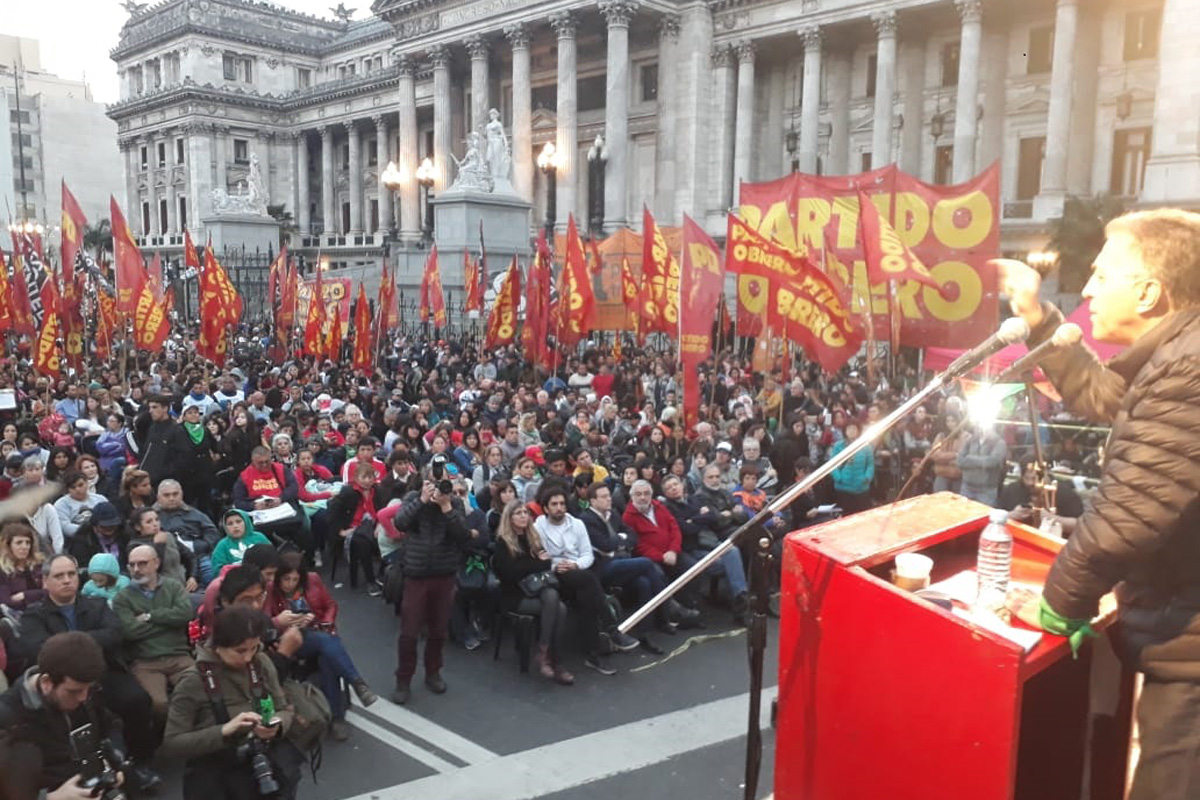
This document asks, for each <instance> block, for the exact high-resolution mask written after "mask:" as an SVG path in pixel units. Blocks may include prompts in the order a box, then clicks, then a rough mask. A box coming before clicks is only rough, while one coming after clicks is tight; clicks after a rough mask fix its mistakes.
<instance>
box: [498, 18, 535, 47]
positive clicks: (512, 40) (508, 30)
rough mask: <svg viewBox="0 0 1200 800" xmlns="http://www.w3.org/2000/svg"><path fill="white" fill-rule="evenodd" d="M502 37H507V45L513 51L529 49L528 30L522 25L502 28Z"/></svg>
mask: <svg viewBox="0 0 1200 800" xmlns="http://www.w3.org/2000/svg"><path fill="white" fill-rule="evenodd" d="M504 35H505V36H506V37H508V44H509V46H511V47H512V49H513V50H521V49H527V48H528V47H529V40H530V38H531V37H530V34H529V28H528V27H527V26H526V25H524V24H522V23H517V24H515V25H506V26H504Z"/></svg>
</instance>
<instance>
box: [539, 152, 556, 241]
mask: <svg viewBox="0 0 1200 800" xmlns="http://www.w3.org/2000/svg"><path fill="white" fill-rule="evenodd" d="M537 165H538V169H540V170H541V171H542V173H543V174H544V175H545V176H546V240H547V241H550V242H553V241H554V223H555V222H557V217H558V190H557V185H558V153H557V152H556V151H555V149H554V142H546V146H545V147H543V148H542V152H541V153H539V154H538V157H537Z"/></svg>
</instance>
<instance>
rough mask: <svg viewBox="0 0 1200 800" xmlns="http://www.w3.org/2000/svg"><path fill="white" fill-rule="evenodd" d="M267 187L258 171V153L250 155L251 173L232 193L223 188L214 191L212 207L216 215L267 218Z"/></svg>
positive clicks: (268, 199)
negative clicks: (243, 215) (242, 215)
mask: <svg viewBox="0 0 1200 800" xmlns="http://www.w3.org/2000/svg"><path fill="white" fill-rule="evenodd" d="M269 202H270V198H269V197H268V196H267V187H266V184H265V183H264V182H263V179H262V173H261V172H259V169H258V153H251V154H250V172H249V174H248V175H247V176H246V178H245V179H244V180H241V181H238V185H237V189H235V190H234V191H233V192H232V193H230V192H229V191H227V190H226V189H223V188H220V187H218V188H216V189H213V191H212V207H213V212H214V213H216V214H245V215H249V216H255V217H265V216H267V204H268V203H269Z"/></svg>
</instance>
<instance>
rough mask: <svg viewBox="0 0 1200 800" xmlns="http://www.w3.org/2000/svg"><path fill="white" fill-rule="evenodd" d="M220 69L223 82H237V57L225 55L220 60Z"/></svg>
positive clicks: (230, 54) (231, 54)
mask: <svg viewBox="0 0 1200 800" xmlns="http://www.w3.org/2000/svg"><path fill="white" fill-rule="evenodd" d="M221 68H222V71H223V72H224V76H225V80H227V81H236V80H237V56H235V55H234V54H233V53H226V54H225V56H224V57H223V58H222V59H221Z"/></svg>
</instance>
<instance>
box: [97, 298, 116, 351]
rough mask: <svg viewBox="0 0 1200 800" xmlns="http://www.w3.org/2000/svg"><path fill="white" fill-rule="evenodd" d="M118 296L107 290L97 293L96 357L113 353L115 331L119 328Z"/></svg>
mask: <svg viewBox="0 0 1200 800" xmlns="http://www.w3.org/2000/svg"><path fill="white" fill-rule="evenodd" d="M117 316H118V315H117V298H115V297H113V296H112V295H111V294H109V293H108V292H105V291H99V292H97V293H96V358H98V359H100V360H101V361H105V360H107V359H108V358H109V356H110V355H111V354H112V339H113V331H115V330H116V329H117Z"/></svg>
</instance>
